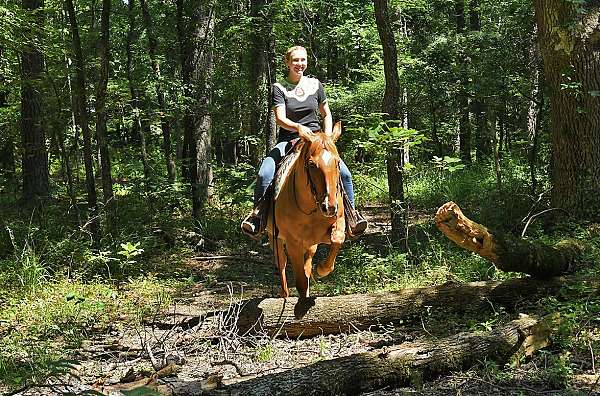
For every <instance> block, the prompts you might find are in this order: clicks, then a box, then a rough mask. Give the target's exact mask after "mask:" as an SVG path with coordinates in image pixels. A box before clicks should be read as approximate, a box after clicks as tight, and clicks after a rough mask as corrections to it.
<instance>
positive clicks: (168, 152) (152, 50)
mask: <svg viewBox="0 0 600 396" xmlns="http://www.w3.org/2000/svg"><path fill="white" fill-rule="evenodd" d="M140 5H141V8H142V16H143V20H144V26H145V28H146V34H147V35H148V53H149V55H150V66H151V67H152V71H153V72H154V78H155V80H156V81H155V83H156V99H157V101H158V110H159V113H158V116H159V119H160V127H161V129H162V133H163V152H164V155H165V161H166V163H167V177H168V180H169V183H173V182H174V181H175V176H176V171H175V161H174V160H173V150H172V148H171V121H170V117H169V110H168V109H167V105H166V103H165V94H164V92H163V89H162V77H161V75H160V65H159V63H158V59H157V56H156V53H157V48H158V41H157V40H156V36H155V34H154V24H153V23H152V17H151V15H150V11H149V10H148V6H147V4H146V0H140Z"/></svg>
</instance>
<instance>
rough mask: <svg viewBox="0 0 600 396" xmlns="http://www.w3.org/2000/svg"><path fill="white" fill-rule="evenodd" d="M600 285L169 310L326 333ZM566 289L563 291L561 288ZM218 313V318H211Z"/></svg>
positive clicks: (279, 332)
mask: <svg viewBox="0 0 600 396" xmlns="http://www.w3.org/2000/svg"><path fill="white" fill-rule="evenodd" d="M599 286H600V279H598V278H589V279H588V278H581V277H574V276H569V277H556V278H551V279H546V280H541V279H533V278H516V279H510V280H507V281H502V282H499V281H488V282H470V283H464V284H461V283H446V284H443V285H440V286H432V287H422V288H414V289H402V290H398V291H394V292H386V293H373V294H350V295H340V296H332V297H311V298H309V299H302V300H299V299H298V298H297V297H288V298H287V299H283V298H257V299H251V300H246V301H242V302H241V303H240V304H239V305H235V306H233V307H232V308H230V309H229V310H228V311H221V312H211V313H207V312H199V311H198V310H197V309H196V308H195V307H193V306H187V307H186V306H178V309H177V310H176V311H175V312H170V314H171V315H175V316H176V317H178V318H184V319H183V320H181V321H180V322H179V326H180V327H184V328H188V327H195V326H197V325H198V324H199V323H200V321H201V320H202V322H203V323H202V325H201V328H206V329H211V328H212V326H214V322H213V321H212V320H214V318H218V317H224V318H228V319H227V321H228V322H233V323H235V326H236V327H237V329H236V330H237V331H238V333H240V334H246V333H248V332H250V333H253V332H255V331H256V332H258V333H266V334H268V335H269V336H271V337H289V338H298V337H304V338H307V337H313V336H318V335H322V334H339V333H344V332H346V333H351V332H354V331H359V330H366V329H369V328H378V327H379V326H381V325H382V324H384V325H386V324H389V323H395V324H399V323H405V324H406V323H411V322H417V323H418V322H419V321H420V319H421V316H422V315H423V312H429V313H432V314H447V313H462V312H465V311H467V310H468V311H481V312H485V311H488V310H490V309H491V307H492V306H495V305H500V306H503V307H505V308H506V309H507V310H508V311H510V312H519V310H520V309H522V306H521V304H523V302H525V303H527V304H529V303H531V302H534V301H537V300H539V299H541V298H544V297H548V296H552V295H556V294H557V293H559V292H561V293H564V291H565V290H569V293H568V295H567V296H565V295H562V298H567V297H568V298H579V297H581V296H587V295H588V294H589V292H590V290H596V289H597V288H598V287H599ZM561 290H562V291H561ZM211 318H213V319H211ZM153 325H154V326H156V327H158V328H166V329H171V328H173V325H174V323H173V320H172V319H168V320H166V321H164V322H155V323H153Z"/></svg>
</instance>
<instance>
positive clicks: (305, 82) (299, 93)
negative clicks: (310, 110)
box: [274, 77, 319, 102]
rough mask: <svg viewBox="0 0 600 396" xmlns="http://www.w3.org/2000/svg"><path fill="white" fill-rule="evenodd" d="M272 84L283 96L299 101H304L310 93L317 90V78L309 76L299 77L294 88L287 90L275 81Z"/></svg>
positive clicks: (312, 93)
mask: <svg viewBox="0 0 600 396" xmlns="http://www.w3.org/2000/svg"><path fill="white" fill-rule="evenodd" d="M274 85H275V86H276V87H277V88H279V89H280V90H281V92H283V94H284V95H285V96H287V97H288V98H294V99H296V100H297V101H299V102H304V101H305V100H306V99H307V98H309V97H310V95H314V94H315V93H317V91H318V90H319V80H317V79H316V78H310V77H305V78H302V79H300V82H298V85H296V88H295V89H292V90H289V91H288V90H287V89H286V88H285V87H284V86H283V85H282V84H280V83H275V84H274Z"/></svg>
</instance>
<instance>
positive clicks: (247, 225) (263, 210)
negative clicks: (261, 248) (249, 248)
mask: <svg viewBox="0 0 600 396" xmlns="http://www.w3.org/2000/svg"><path fill="white" fill-rule="evenodd" d="M272 200H273V187H272V185H270V186H269V187H268V188H267V191H265V194H264V195H263V196H262V198H260V199H259V200H258V202H257V203H256V206H254V209H252V212H250V214H249V215H248V216H246V218H245V219H244V221H242V225H241V228H242V232H243V233H244V234H246V235H248V236H249V237H250V238H252V239H256V240H258V239H260V234H262V232H263V231H264V230H265V228H267V217H268V216H269V212H270V208H271V202H272Z"/></svg>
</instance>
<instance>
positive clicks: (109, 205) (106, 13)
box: [96, 0, 117, 236]
mask: <svg viewBox="0 0 600 396" xmlns="http://www.w3.org/2000/svg"><path fill="white" fill-rule="evenodd" d="M110 6H111V0H102V17H101V18H102V19H101V21H100V41H99V43H98V47H99V57H100V79H99V80H98V88H97V89H98V90H97V93H96V117H97V118H96V137H97V139H98V146H99V147H98V148H99V150H100V171H101V174H102V198H103V200H104V210H105V211H106V225H107V228H108V232H109V233H110V234H111V235H113V236H116V234H117V213H116V210H117V208H116V203H115V198H114V194H113V180H112V173H111V165H110V152H109V149H108V141H107V139H106V131H107V128H106V122H107V116H106V87H107V85H108V73H109V67H110V61H109V56H110V55H109V54H110V40H109V21H110Z"/></svg>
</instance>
